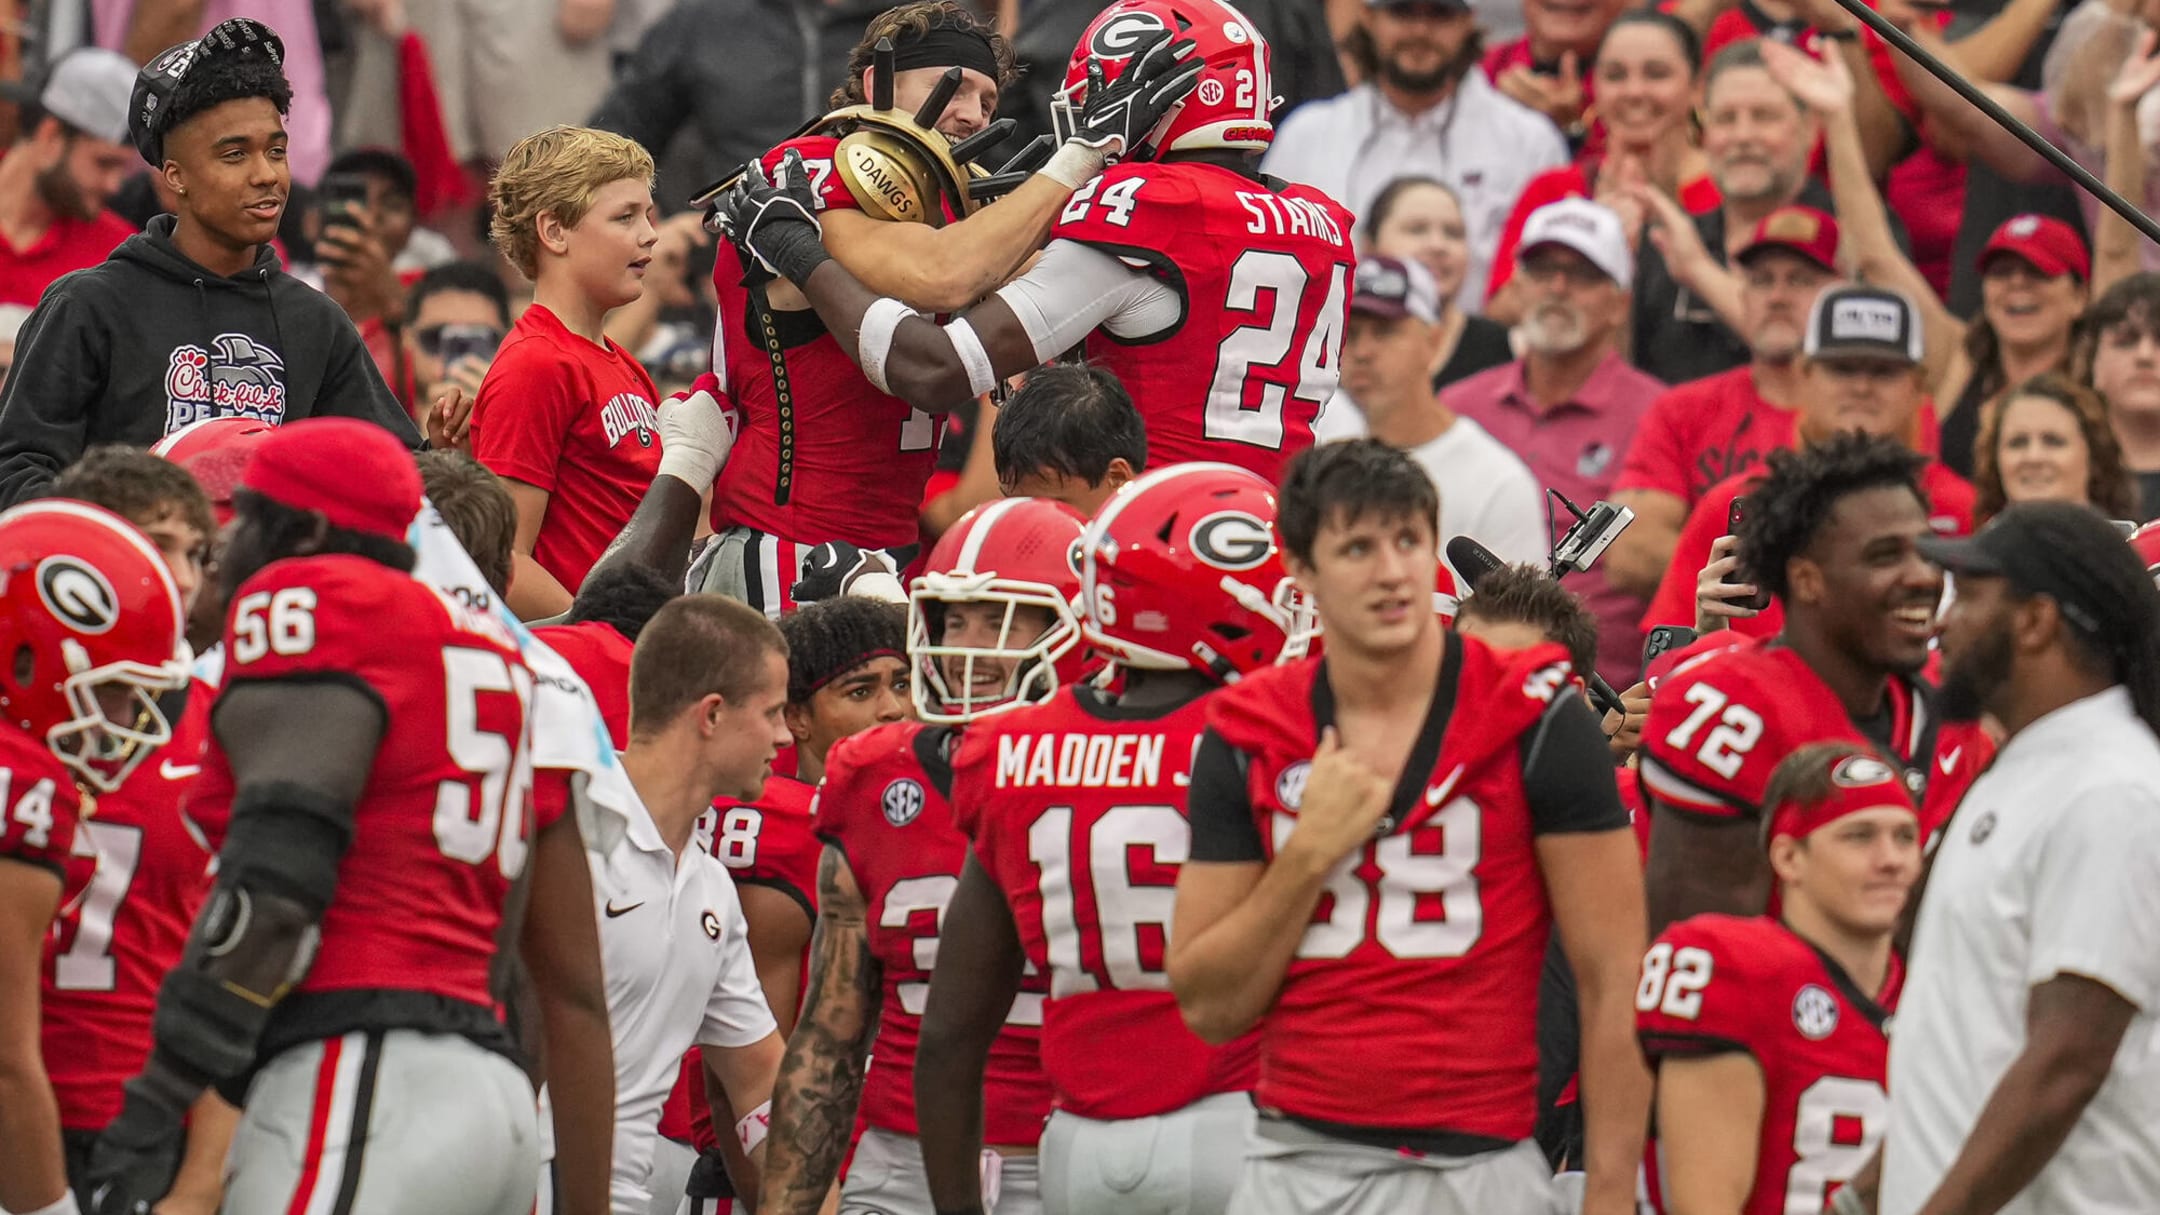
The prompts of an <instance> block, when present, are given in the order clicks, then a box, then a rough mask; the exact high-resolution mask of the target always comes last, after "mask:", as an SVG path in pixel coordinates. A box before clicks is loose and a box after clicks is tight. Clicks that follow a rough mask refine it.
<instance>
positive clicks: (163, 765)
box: [157, 759, 202, 780]
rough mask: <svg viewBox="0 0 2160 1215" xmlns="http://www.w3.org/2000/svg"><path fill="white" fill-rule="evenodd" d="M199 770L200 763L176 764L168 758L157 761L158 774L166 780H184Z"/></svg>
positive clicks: (200, 769)
mask: <svg viewBox="0 0 2160 1215" xmlns="http://www.w3.org/2000/svg"><path fill="white" fill-rule="evenodd" d="M200 771H202V765H201V764H177V765H176V764H174V763H173V761H171V760H169V759H166V760H160V761H158V770H157V772H158V775H159V776H162V777H164V778H165V779H166V780H186V779H187V778H188V777H190V776H193V775H195V774H196V773H197V772H200Z"/></svg>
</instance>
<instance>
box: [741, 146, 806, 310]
mask: <svg viewBox="0 0 2160 1215" xmlns="http://www.w3.org/2000/svg"><path fill="white" fill-rule="evenodd" d="M713 219H714V222H715V223H717V224H718V225H719V229H720V231H721V232H723V233H725V234H726V235H727V238H728V239H729V240H731V241H733V242H735V247H736V249H738V250H740V251H741V252H742V256H743V262H744V263H745V265H746V266H747V265H750V264H753V263H754V264H755V265H757V266H759V267H762V268H763V269H764V270H765V271H766V272H768V273H770V274H777V275H779V276H781V277H783V278H785V279H787V280H788V281H789V282H791V283H795V284H798V285H800V284H801V283H802V281H803V280H804V279H807V278H809V277H810V272H811V271H813V270H815V269H817V268H818V267H819V266H821V265H823V264H825V262H827V261H829V260H830V255H828V254H827V253H826V252H825V245H824V241H823V236H824V229H823V228H822V227H821V226H820V225H819V224H818V218H817V192H816V191H814V190H812V189H811V188H810V171H809V170H808V169H806V168H804V167H803V159H802V153H801V152H798V151H796V150H795V149H793V148H790V149H788V154H787V156H786V157H785V158H783V159H782V160H781V162H780V171H779V173H777V174H775V175H774V177H773V179H772V180H771V181H767V180H766V179H765V175H764V173H763V171H761V170H760V169H759V167H758V165H757V163H756V162H755V161H753V162H751V163H750V164H748V165H746V166H744V168H743V174H742V180H740V181H738V182H736V183H735V186H734V188H733V189H730V190H729V191H728V192H727V193H726V194H724V195H722V196H721V197H720V201H719V203H718V204H717V209H716V211H715V214H714V217H713Z"/></svg>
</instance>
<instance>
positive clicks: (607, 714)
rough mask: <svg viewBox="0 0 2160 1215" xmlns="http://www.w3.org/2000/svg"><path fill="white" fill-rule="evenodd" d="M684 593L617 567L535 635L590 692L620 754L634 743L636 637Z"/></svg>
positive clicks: (638, 569) (653, 576)
mask: <svg viewBox="0 0 2160 1215" xmlns="http://www.w3.org/2000/svg"><path fill="white" fill-rule="evenodd" d="M681 592H682V584H681V583H680V582H671V581H670V580H669V579H667V578H666V577H664V576H662V575H661V574H659V573H657V572H656V571H654V570H651V569H648V568H646V567H644V566H638V565H620V566H614V567H611V568H609V569H605V570H601V571H599V572H597V573H595V574H594V575H593V576H592V577H590V578H587V579H586V580H585V585H583V586H581V587H579V588H578V593H577V598H576V599H573V600H571V602H570V611H569V614H567V615H565V616H564V617H563V622H562V623H561V624H551V625H546V626H544V627H541V628H537V629H534V630H533V636H534V637H537V638H539V639H540V640H541V641H542V642H543V643H545V644H546V645H547V647H548V648H549V649H551V650H553V651H555V652H556V653H557V654H560V655H562V659H563V661H564V662H567V663H569V664H570V668H571V669H572V670H574V671H576V672H577V673H578V678H579V679H582V680H584V681H585V686H586V687H588V688H591V689H592V694H593V700H594V701H596V702H598V704H599V706H600V718H601V720H602V721H604V722H606V723H607V728H608V738H609V739H610V740H611V741H612V742H613V743H614V744H615V749H616V750H618V751H620V750H622V749H623V748H624V747H626V746H628V745H629V742H630V655H631V652H632V651H633V650H634V649H635V648H636V646H637V639H638V632H639V630H641V629H643V628H644V627H645V622H646V621H648V620H650V619H652V615H653V613H654V612H657V611H659V610H660V605H661V604H664V603H666V602H667V601H668V600H670V599H672V598H674V597H675V596H676V595H678V594H680V593H681Z"/></svg>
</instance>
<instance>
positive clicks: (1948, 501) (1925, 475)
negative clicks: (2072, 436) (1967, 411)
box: [1642, 460, 1977, 637]
mask: <svg viewBox="0 0 2160 1215" xmlns="http://www.w3.org/2000/svg"><path fill="white" fill-rule="evenodd" d="M1762 471H1763V470H1761V469H1755V470H1752V471H1749V472H1745V473H1742V474H1740V475H1739V476H1737V477H1731V478H1728V479H1726V480H1725V481H1722V482H1720V483H1719V484H1717V485H1715V486H1713V487H1712V488H1711V489H1710V492H1708V493H1706V494H1704V495H1703V496H1702V500H1701V501H1699V502H1697V503H1696V504H1695V509H1694V510H1692V511H1690V512H1689V513H1688V520H1687V523H1686V524H1685V525H1683V526H1682V527H1681V529H1680V542H1679V543H1678V544H1676V545H1674V546H1673V556H1672V561H1671V563H1669V564H1668V565H1666V567H1665V576H1664V577H1663V578H1662V579H1660V580H1659V581H1658V589H1657V594H1656V595H1654V596H1652V598H1651V600H1650V610H1649V611H1648V612H1645V613H1644V614H1643V618H1642V627H1643V628H1644V629H1645V630H1648V629H1652V628H1656V627H1657V626H1658V625H1661V624H1677V625H1684V626H1686V627H1687V628H1694V627H1695V581H1696V579H1697V578H1698V577H1699V576H1700V575H1701V574H1702V567H1704V566H1706V565H1708V564H1710V546H1711V545H1713V544H1715V543H1717V538H1718V537H1719V536H1722V535H1724V534H1725V523H1726V520H1727V519H1728V518H1729V517H1730V515H1731V512H1732V504H1733V499H1734V498H1737V497H1739V496H1740V495H1742V494H1744V493H1746V492H1748V491H1749V490H1750V489H1752V488H1754V486H1755V483H1756V481H1757V479H1758V478H1760V477H1761V476H1762ZM1920 492H1921V494H1922V495H1924V496H1925V497H1926V498H1927V502H1928V526H1929V527H1931V528H1933V529H1934V530H1935V533H1936V534H1937V535H1941V536H1962V535H1964V534H1966V533H1967V532H1970V531H1971V530H1972V516H1973V500H1974V498H1975V497H1977V495H1976V493H1975V492H1974V490H1973V487H1972V483H1971V482H1970V481H1967V480H1966V479H1965V478H1963V477H1961V476H1958V475H1957V474H1956V473H1954V472H1951V471H1950V470H1949V469H1948V468H1946V467H1944V466H1943V465H1942V464H1941V463H1940V462H1937V461H1934V460H1930V461H1929V462H1928V464H1927V467H1925V468H1923V469H1921V470H1920ZM1731 627H1732V629H1733V631H1734V632H1736V633H1739V634H1740V635H1741V636H1743V637H1772V636H1775V635H1776V634H1777V633H1778V632H1779V631H1780V630H1782V629H1783V628H1784V627H1785V606H1784V605H1783V604H1781V603H1779V602H1778V601H1777V600H1775V599H1772V600H1771V601H1770V606H1769V607H1767V608H1764V609H1763V610H1762V613H1761V614H1760V615H1755V616H1749V617H1747V618H1746V619H1744V620H1735V621H1733V622H1732V626H1731Z"/></svg>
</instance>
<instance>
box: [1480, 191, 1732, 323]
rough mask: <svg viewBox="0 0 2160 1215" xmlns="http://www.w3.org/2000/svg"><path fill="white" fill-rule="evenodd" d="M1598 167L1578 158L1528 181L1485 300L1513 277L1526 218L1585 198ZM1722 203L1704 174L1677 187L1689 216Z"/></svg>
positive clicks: (1497, 250)
mask: <svg viewBox="0 0 2160 1215" xmlns="http://www.w3.org/2000/svg"><path fill="white" fill-rule="evenodd" d="M1597 167H1598V158H1595V157H1589V156H1583V157H1578V158H1577V159H1576V160H1575V163H1573V164H1566V165H1562V166H1560V167H1559V168H1557V169H1547V170H1546V171H1545V172H1543V173H1540V174H1538V175H1537V176H1536V177H1533V178H1531V179H1530V184H1529V185H1527V186H1524V187H1523V192H1522V194H1521V195H1520V196H1519V197H1517V198H1516V200H1515V209H1514V210H1512V211H1510V212H1508V217H1507V224H1506V226H1505V227H1503V228H1501V229H1500V243H1499V244H1498V245H1497V246H1495V247H1494V252H1493V260H1492V275H1491V277H1490V278H1488V279H1487V280H1486V281H1485V298H1486V300H1487V301H1490V300H1491V299H1492V297H1494V296H1496V295H1498V294H1500V289H1501V288H1502V287H1505V286H1507V284H1508V280H1509V279H1511V278H1514V277H1515V249H1516V247H1517V246H1518V245H1520V244H1522V230H1523V225H1524V224H1526V223H1528V222H1530V215H1531V213H1532V212H1534V211H1536V210H1537V209H1538V208H1539V207H1542V206H1545V205H1546V204H1547V203H1556V202H1559V201H1560V200H1562V199H1565V198H1589V197H1591V192H1590V174H1591V173H1593V172H1595V171H1596V170H1597ZM1723 201H1724V195H1722V194H1720V193H1718V188H1717V183H1716V182H1714V181H1711V180H1710V175H1709V174H1707V173H1705V174H1704V175H1702V176H1701V177H1698V178H1695V179H1694V180H1693V181H1685V182H1682V183H1680V206H1681V208H1682V209H1683V210H1685V211H1687V212H1688V213H1689V214H1691V215H1699V214H1701V213H1702V212H1704V211H1708V210H1711V209H1712V208H1714V207H1716V206H1718V205H1719V204H1720V203H1722V202H1723Z"/></svg>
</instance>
